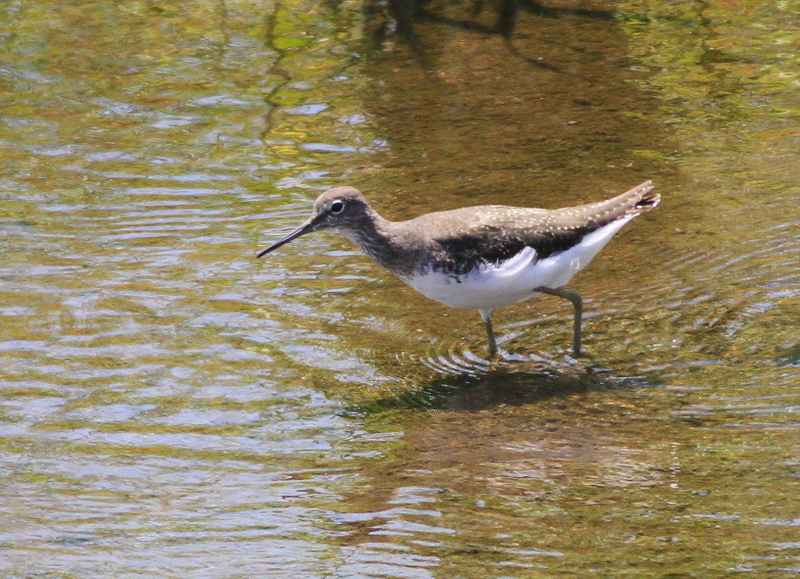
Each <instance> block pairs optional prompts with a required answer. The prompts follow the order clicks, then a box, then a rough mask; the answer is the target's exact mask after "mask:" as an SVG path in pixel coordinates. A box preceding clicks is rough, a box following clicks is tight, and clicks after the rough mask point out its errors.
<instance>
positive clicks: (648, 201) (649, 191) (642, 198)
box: [628, 181, 661, 214]
mask: <svg viewBox="0 0 800 579" xmlns="http://www.w3.org/2000/svg"><path fill="white" fill-rule="evenodd" d="M628 194H630V195H631V196H635V195H637V194H638V195H639V200H638V201H637V202H636V205H634V206H633V207H632V208H631V209H630V210H629V211H628V213H636V214H639V213H644V212H645V211H650V210H651V209H655V208H656V207H657V206H658V204H659V202H660V201H661V195H659V194H658V193H655V192H653V182H652V181H645V182H644V183H642V184H641V185H637V186H636V187H634V188H633V189H631V190H630V191H629V192H628Z"/></svg>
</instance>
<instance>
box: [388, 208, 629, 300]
mask: <svg viewBox="0 0 800 579" xmlns="http://www.w3.org/2000/svg"><path fill="white" fill-rule="evenodd" d="M633 217H634V216H633V215H631V216H629V217H624V218H622V219H619V220H617V221H614V222H613V223H609V224H608V225H606V226H605V227H602V228H600V229H598V230H597V231H593V232H592V233H590V234H589V235H587V236H586V237H584V238H583V240H582V241H581V242H580V243H579V244H578V245H576V246H575V247H572V248H571V249H568V250H566V251H563V252H561V253H558V254H554V255H551V256H550V257H547V258H545V259H542V260H539V261H537V260H536V250H534V249H533V248H531V247H527V248H525V249H524V250H523V251H521V252H520V253H518V254H517V255H515V256H514V257H512V258H511V259H508V260H506V261H504V262H502V263H500V264H497V265H493V266H486V267H483V268H479V269H476V270H474V271H472V272H470V273H469V274H466V275H460V276H454V275H448V274H445V273H441V272H429V273H426V274H423V275H419V276H415V277H412V278H401V279H403V281H404V282H406V283H407V284H408V285H410V286H411V287H412V288H414V289H415V290H417V291H418V292H419V293H421V294H422V295H424V296H426V297H428V298H430V299H432V300H434V301H437V302H439V303H441V304H445V305H448V306H452V307H454V308H466V309H471V310H493V309H495V308H499V307H502V306H507V305H510V304H514V303H517V302H521V301H523V300H527V299H529V298H532V297H533V296H535V295H536V292H535V291H534V290H535V289H536V288H537V287H542V286H544V287H548V288H558V287H561V286H563V285H564V284H566V283H567V282H568V281H569V280H570V279H572V276H573V275H575V274H576V273H578V272H579V271H580V270H582V269H583V268H584V267H586V266H587V265H588V264H589V262H590V261H591V260H592V258H593V257H594V256H595V255H597V252H598V251H600V250H601V249H603V247H604V246H605V245H606V244H607V243H608V242H609V241H610V240H611V238H612V237H613V236H614V234H615V233H616V232H617V231H619V230H620V229H621V228H622V227H623V226H624V225H625V224H626V223H627V222H628V221H630V220H631V219H633Z"/></svg>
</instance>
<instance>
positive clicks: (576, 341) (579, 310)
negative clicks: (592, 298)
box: [534, 287, 583, 356]
mask: <svg viewBox="0 0 800 579" xmlns="http://www.w3.org/2000/svg"><path fill="white" fill-rule="evenodd" d="M534 291H537V292H541V293H543V294H550V295H551V296H558V297H561V298H566V299H568V300H569V301H571V302H572V305H573V306H575V325H574V328H573V332H572V349H573V350H574V351H575V355H576V356H580V355H581V324H582V323H583V300H582V299H581V296H580V294H579V293H577V292H571V291H567V290H563V289H553V288H549V287H537V288H536V289H535V290H534Z"/></svg>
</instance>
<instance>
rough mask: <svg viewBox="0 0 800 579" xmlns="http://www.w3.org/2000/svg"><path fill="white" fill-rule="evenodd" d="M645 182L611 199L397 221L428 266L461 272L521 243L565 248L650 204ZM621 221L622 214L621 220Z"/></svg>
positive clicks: (505, 255) (508, 253)
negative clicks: (429, 260)
mask: <svg viewBox="0 0 800 579" xmlns="http://www.w3.org/2000/svg"><path fill="white" fill-rule="evenodd" d="M652 188H653V186H652V183H651V182H650V181H647V182H645V183H642V184H641V185H638V186H637V187H634V188H633V189H631V190H630V191H627V192H625V193H622V194H621V195H618V196H616V197H613V198H611V199H607V200H605V201H600V202H597V203H588V204H585V205H578V206H575V207H565V208H562V209H552V210H549V209H537V208H528V207H507V206H503V205H484V206H478V207H465V208H462V209H453V210H450V211H440V212H436V213H428V214H426V215H422V216H420V217H416V218H414V219H411V220H409V221H404V222H400V223H397V224H396V225H397V226H398V232H400V233H401V235H402V236H404V237H407V238H414V239H415V242H416V243H417V244H419V245H421V246H422V245H424V246H426V249H427V251H429V252H430V253H431V254H432V255H435V257H436V259H435V261H434V262H432V267H433V269H440V270H441V271H444V272H446V273H452V274H455V275H461V274H464V273H466V272H468V271H470V270H472V269H473V268H474V267H475V266H476V265H479V264H481V263H500V262H503V261H505V260H508V259H510V258H512V257H513V256H515V255H517V254H518V253H519V252H520V251H522V250H523V249H525V248H526V247H531V248H533V249H534V250H535V251H536V256H537V259H544V258H546V257H549V256H550V255H553V254H555V253H560V252H562V251H565V250H567V249H569V248H571V247H573V246H574V245H576V244H577V243H578V242H580V240H581V239H583V238H584V237H585V236H586V235H588V234H589V233H592V232H593V231H596V230H598V229H600V228H602V227H604V226H606V225H609V224H611V223H613V222H615V221H617V220H620V219H624V218H630V217H633V216H635V215H638V214H639V213H642V212H645V211H648V210H649V209H652V208H653V207H655V206H656V205H658V202H659V200H660V196H659V195H658V194H656V193H652V192H651V191H652ZM626 220H627V219H626Z"/></svg>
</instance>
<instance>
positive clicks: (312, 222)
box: [256, 215, 321, 257]
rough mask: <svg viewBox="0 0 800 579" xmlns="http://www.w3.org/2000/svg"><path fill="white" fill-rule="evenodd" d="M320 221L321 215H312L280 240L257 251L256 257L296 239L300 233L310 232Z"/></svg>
mask: <svg viewBox="0 0 800 579" xmlns="http://www.w3.org/2000/svg"><path fill="white" fill-rule="evenodd" d="M320 221H321V217H320V216H319V215H314V217H312V218H311V219H309V220H308V221H306V222H305V223H303V224H302V225H301V226H300V227H298V228H297V229H295V230H294V231H292V232H291V233H290V234H289V235H287V236H286V237H284V238H283V239H281V240H280V241H278V242H276V243H273V244H272V245H270V246H269V247H268V248H267V249H265V250H264V251H262V252H259V254H258V255H256V257H261V256H263V255H267V254H268V253H269V252H271V251H273V250H275V249H278V248H279V247H280V246H281V245H286V244H287V243H289V242H290V241H291V240H293V239H297V238H298V237H300V236H301V235H305V234H306V233H311V232H312V231H314V230H315V229H316V228H317V225H318V224H319V222H320Z"/></svg>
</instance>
